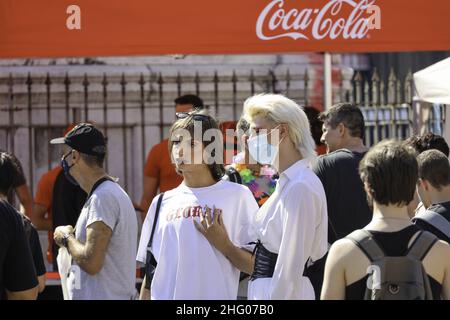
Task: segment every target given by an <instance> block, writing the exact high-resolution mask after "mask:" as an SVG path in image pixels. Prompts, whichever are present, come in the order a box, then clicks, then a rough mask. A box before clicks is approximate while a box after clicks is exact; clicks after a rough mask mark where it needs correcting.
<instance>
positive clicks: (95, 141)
mask: <svg viewBox="0 0 450 320" xmlns="http://www.w3.org/2000/svg"><path fill="white" fill-rule="evenodd" d="M50 143H51V144H67V145H68V146H69V147H71V148H72V149H75V150H77V151H79V152H81V153H85V154H89V155H93V156H97V155H98V156H100V155H104V154H105V153H106V140H105V137H104V136H103V134H102V133H101V132H100V131H99V130H98V129H97V128H96V127H94V126H93V125H92V124H89V123H80V124H79V125H77V126H76V127H75V128H73V129H72V130H70V131H69V132H68V133H67V134H66V135H65V136H64V137H61V138H56V139H53V140H51V141H50Z"/></svg>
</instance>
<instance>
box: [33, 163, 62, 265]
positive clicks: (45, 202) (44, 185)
mask: <svg viewBox="0 0 450 320" xmlns="http://www.w3.org/2000/svg"><path fill="white" fill-rule="evenodd" d="M61 171H62V168H61V167H60V166H58V167H55V168H53V169H51V170H50V171H48V172H46V173H45V174H44V175H43V176H42V177H41V179H40V180H39V183H38V186H37V191H36V197H35V199H34V202H35V203H36V204H38V205H41V206H43V207H45V208H46V209H47V219H49V220H51V219H52V201H53V187H54V185H55V181H56V178H57V177H58V175H59V174H60V172H61ZM52 244H53V231H49V232H48V248H47V260H48V261H49V262H52V261H53V257H52Z"/></svg>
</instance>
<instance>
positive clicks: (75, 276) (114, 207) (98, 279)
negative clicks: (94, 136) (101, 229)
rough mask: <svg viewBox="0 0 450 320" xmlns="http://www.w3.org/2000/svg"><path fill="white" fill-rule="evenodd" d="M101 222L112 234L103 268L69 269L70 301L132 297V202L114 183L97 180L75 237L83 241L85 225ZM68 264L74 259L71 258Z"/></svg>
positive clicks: (134, 237)
mask: <svg viewBox="0 0 450 320" xmlns="http://www.w3.org/2000/svg"><path fill="white" fill-rule="evenodd" d="M97 221H102V222H103V223H104V224H106V225H107V226H108V227H109V228H110V229H111V230H112V235H111V239H110V240H109V243H108V247H107V249H106V253H105V260H104V262H103V267H102V269H101V270H100V272H99V273H97V274H95V275H93V276H91V275H89V274H88V273H87V272H85V271H83V270H82V269H81V268H73V267H72V268H71V273H70V274H69V278H68V281H67V286H68V291H69V296H70V297H72V299H74V300H130V299H133V298H135V296H136V289H135V285H136V261H135V256H136V240H137V218H136V213H135V210H134V207H133V203H132V202H131V200H130V198H129V197H128V195H127V194H126V192H125V191H124V190H123V189H122V188H121V187H120V185H118V184H117V183H115V182H112V181H105V182H103V183H101V184H100V185H99V186H98V187H97V188H96V189H95V190H94V192H93V193H92V195H91V196H90V197H89V199H88V200H87V201H86V203H85V205H84V207H83V209H82V210H81V213H80V217H79V218H78V221H77V226H76V231H75V237H76V238H77V240H79V241H80V242H82V243H86V231H87V227H89V226H90V225H91V224H93V223H94V222H97ZM72 263H73V264H75V262H74V261H73V260H72Z"/></svg>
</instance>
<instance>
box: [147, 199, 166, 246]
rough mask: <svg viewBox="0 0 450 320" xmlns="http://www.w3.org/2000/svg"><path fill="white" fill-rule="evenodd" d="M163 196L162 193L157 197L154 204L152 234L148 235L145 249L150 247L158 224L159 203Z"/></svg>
mask: <svg viewBox="0 0 450 320" xmlns="http://www.w3.org/2000/svg"><path fill="white" fill-rule="evenodd" d="M163 196H164V192H163V193H161V194H160V195H159V198H158V202H157V203H156V211H155V219H154V221H153V226H152V233H151V234H150V240H148V245H147V248H150V247H151V246H152V242H153V236H154V235H155V230H156V224H157V222H158V216H159V210H160V209H161V202H162V199H163Z"/></svg>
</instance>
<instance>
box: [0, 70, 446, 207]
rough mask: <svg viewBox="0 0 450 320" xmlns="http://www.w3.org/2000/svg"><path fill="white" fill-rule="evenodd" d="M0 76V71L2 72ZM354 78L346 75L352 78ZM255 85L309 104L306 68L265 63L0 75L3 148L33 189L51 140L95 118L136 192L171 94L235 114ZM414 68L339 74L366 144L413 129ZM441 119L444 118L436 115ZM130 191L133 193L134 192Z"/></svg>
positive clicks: (110, 164)
mask: <svg viewBox="0 0 450 320" xmlns="http://www.w3.org/2000/svg"><path fill="white" fill-rule="evenodd" d="M2 76H3V77H2ZM349 80H351V81H349ZM258 92H276V93H283V94H286V95H287V96H289V97H291V98H293V99H295V100H296V101H298V102H299V103H301V104H304V105H310V104H311V102H310V100H311V96H312V95H317V94H319V95H321V93H317V92H316V90H315V88H313V86H312V83H311V80H310V75H309V74H308V72H306V73H303V74H295V75H293V74H291V73H290V72H289V70H286V72H283V73H275V72H274V71H272V70H265V71H264V72H261V71H258V72H253V71H251V72H250V73H247V74H245V73H243V72H242V71H239V70H238V71H232V72H230V73H228V74H218V73H217V72H212V73H211V74H202V75H199V73H194V74H191V75H186V74H183V75H181V74H180V73H178V74H176V75H162V74H161V73H159V74H153V73H136V72H134V73H131V74H127V73H115V74H111V73H108V74H107V73H102V74H88V73H84V74H77V75H69V74H68V73H64V74H56V75H52V76H51V75H50V74H48V73H47V74H43V75H31V74H26V75H16V74H9V75H6V76H5V75H1V74H0V148H3V149H7V150H9V151H12V152H14V153H16V154H17V155H18V157H19V159H20V160H21V161H22V162H23V164H24V168H25V171H26V175H27V178H28V181H29V184H30V186H31V188H32V190H33V189H35V187H36V183H37V179H38V178H39V177H40V176H41V175H42V174H43V173H44V172H45V171H47V170H49V169H51V168H52V167H53V166H56V165H58V163H59V158H60V153H61V151H60V150H58V149H56V148H52V147H49V144H48V141H49V140H50V139H51V138H53V137H56V136H60V135H62V134H63V132H64V129H65V128H66V127H67V126H68V125H69V124H70V123H76V122H79V121H92V122H94V123H95V124H96V125H97V126H99V127H100V128H102V130H103V132H104V133H105V135H106V137H107V138H108V149H109V155H108V159H107V162H106V164H107V169H109V171H110V172H111V173H112V174H113V175H115V176H118V177H119V178H120V181H121V183H122V185H123V186H124V187H125V189H126V190H127V191H128V192H129V193H130V194H132V195H134V199H135V200H137V198H138V197H139V196H140V192H141V187H142V186H141V183H142V172H143V166H144V163H145V159H146V156H147V153H148V151H149V149H150V148H151V146H153V145H154V144H155V143H157V142H159V141H160V140H161V139H162V138H163V137H164V135H165V134H166V133H167V128H168V127H169V126H170V124H171V123H172V121H173V115H174V105H173V100H174V98H176V97H177V96H179V95H181V94H185V93H195V94H197V95H200V96H201V97H202V98H203V99H204V101H205V104H206V105H207V106H208V107H209V109H210V111H211V112H212V114H214V115H215V116H216V117H218V118H219V119H221V120H237V119H238V118H239V116H240V113H241V108H242V103H243V101H244V100H245V98H247V97H248V96H250V95H253V94H255V93H258ZM412 99H413V82H412V74H411V73H410V74H408V75H407V77H406V78H405V79H402V80H400V79H398V78H397V77H396V76H395V74H394V72H392V73H391V76H390V77H389V81H388V82H387V83H385V82H384V81H382V80H380V77H379V75H378V73H377V72H376V70H375V72H374V73H373V74H371V75H363V74H362V73H356V74H355V75H354V77H353V79H345V77H344V76H341V77H340V79H339V81H338V83H335V90H334V102H347V101H348V102H353V103H355V104H357V105H358V106H360V107H361V109H362V111H363V113H364V116H365V120H366V144H367V145H369V146H370V145H372V144H374V143H376V142H378V141H380V140H382V139H384V138H393V137H395V138H405V137H408V136H409V135H411V134H412V132H413V131H414V128H413V126H414V114H413V109H412ZM438 118H439V119H438V121H444V119H445V115H440V117H438ZM132 198H133V196H132Z"/></svg>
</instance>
